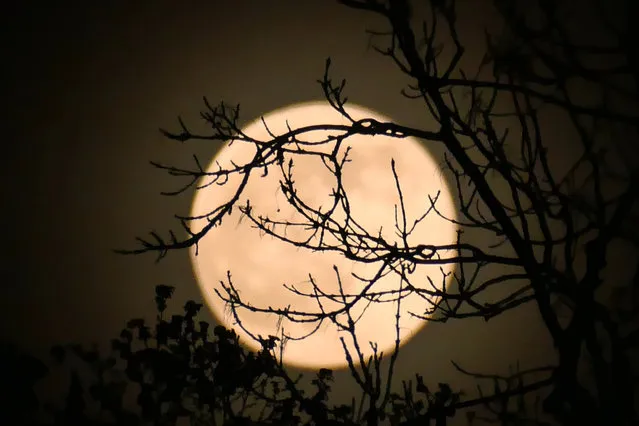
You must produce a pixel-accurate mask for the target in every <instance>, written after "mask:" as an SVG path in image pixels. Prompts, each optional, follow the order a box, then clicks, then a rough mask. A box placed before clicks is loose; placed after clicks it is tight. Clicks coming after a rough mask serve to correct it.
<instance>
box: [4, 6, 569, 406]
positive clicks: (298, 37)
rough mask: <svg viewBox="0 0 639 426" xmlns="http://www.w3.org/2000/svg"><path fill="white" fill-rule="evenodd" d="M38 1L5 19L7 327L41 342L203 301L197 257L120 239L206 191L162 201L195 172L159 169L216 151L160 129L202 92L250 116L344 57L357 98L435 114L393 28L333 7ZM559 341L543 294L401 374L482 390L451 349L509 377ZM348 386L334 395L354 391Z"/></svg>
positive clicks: (414, 347)
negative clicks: (546, 322)
mask: <svg viewBox="0 0 639 426" xmlns="http://www.w3.org/2000/svg"><path fill="white" fill-rule="evenodd" d="M116 3H117V5H116ZM125 3H126V5H125ZM196 3H197V5H196ZM301 3H304V6H300V4H301ZM29 4H30V6H15V5H14V6H12V7H13V8H14V10H11V11H9V12H7V13H4V12H3V18H2V19H3V21H4V22H3V24H2V25H3V31H6V32H7V33H6V34H4V35H3V37H2V39H3V43H4V45H3V52H4V55H3V56H4V61H3V62H4V65H3V68H4V69H3V72H4V73H7V72H8V75H7V76H5V77H4V78H3V83H4V84H3V93H2V96H3V103H4V105H3V109H5V108H6V109H8V111H7V112H5V113H4V114H3V115H4V117H3V119H4V120H6V121H5V124H4V125H3V128H4V129H3V135H2V147H3V155H2V157H1V158H2V159H3V162H4V165H3V167H2V169H3V173H5V174H6V175H5V176H4V178H3V180H4V184H3V188H4V189H3V200H4V208H3V217H4V216H5V215H7V214H8V216H7V217H6V218H5V219H4V233H5V234H4V235H5V236H4V237H3V244H2V245H3V248H2V252H3V255H2V258H3V262H2V297H1V298H0V303H1V306H0V312H1V313H2V321H1V327H2V338H4V339H9V340H12V341H14V342H15V343H17V344H19V345H20V346H21V347H24V348H25V349H28V350H30V351H33V352H34V353H38V354H45V353H46V352H47V350H48V348H49V346H50V345H52V344H54V343H61V342H77V343H84V344H89V343H91V342H97V343H100V344H105V343H106V342H107V341H108V339H110V338H112V337H115V336H116V335H118V334H119V331H120V330H121V328H122V327H123V326H124V325H125V322H126V320H128V319H130V318H134V317H140V316H146V317H147V318H150V319H151V318H152V315H153V314H154V312H155V311H154V302H153V289H154V287H155V285H157V284H167V285H174V286H175V287H176V288H177V290H176V296H175V298H174V303H172V305H171V306H173V308H174V309H175V311H179V310H180V308H181V305H182V304H183V303H184V301H185V300H187V299H196V300H199V299H200V295H199V290H198V287H197V284H196V281H195V277H194V275H193V272H192V269H191V265H190V260H189V257H188V252H187V251H183V252H173V253H170V254H169V255H168V257H167V258H166V259H164V260H163V261H161V262H160V263H157V264H156V263H155V258H154V256H153V255H148V256H122V255H117V254H114V253H113V252H112V250H113V249H115V248H131V247H133V245H134V244H135V241H134V237H135V236H138V235H143V234H145V233H147V232H148V231H150V230H152V229H156V230H158V231H167V230H168V229H169V228H175V227H176V225H177V223H175V222H174V221H173V214H175V213H182V214H184V213H187V212H188V209H189V206H190V202H191V197H192V195H193V194H192V192H189V193H187V194H185V195H183V196H180V197H163V196H161V195H160V191H162V190H170V189H175V188H177V187H178V185H179V184H180V182H179V181H176V180H175V178H171V177H169V176H167V175H165V174H164V173H162V172H161V171H158V170H156V169H154V168H153V167H152V166H150V165H149V163H148V162H149V160H155V161H159V162H165V163H173V164H176V165H188V164H189V161H190V158H191V156H192V154H193V153H198V154H200V155H203V156H208V157H209V158H210V156H212V155H214V153H215V152H216V149H217V146H216V145H214V144H206V143H201V142H200V143H188V144H186V145H180V144H178V143H176V142H173V141H168V140H166V139H164V138H163V137H162V135H161V134H160V133H159V132H158V128H159V127H162V128H167V129H169V130H171V129H176V128H177V127H176V126H177V121H176V117H177V116H178V115H181V116H182V117H184V119H185V121H186V122H187V124H191V125H193V126H194V128H198V126H199V125H200V122H199V115H198V113H199V111H200V110H201V108H202V106H203V104H202V96H207V97H208V98H209V99H210V100H211V102H212V103H216V102H218V101H220V100H224V101H226V102H229V103H237V102H240V103H241V104H242V117H243V120H244V122H250V121H252V120H254V119H255V118H257V117H259V115H260V114H265V113H267V112H269V111H271V110H274V109H276V108H279V107H283V106H286V105H290V104H293V103H296V102H303V101H311V100H319V99H321V96H322V94H321V91H320V87H319V85H318V84H317V83H316V80H317V79H318V78H320V77H321V75H322V73H323V67H324V61H325V59H326V57H328V56H331V57H332V61H333V64H334V67H333V75H334V78H335V79H341V78H346V79H347V81H348V83H347V91H348V96H349V99H352V100H353V101H354V102H356V103H358V104H360V105H362V106H364V107H367V108H371V109H374V110H377V111H378V112H380V113H381V114H384V115H387V116H390V117H392V118H393V119H395V120H397V121H398V122H401V123H403V124H408V125H420V124H423V122H424V120H425V119H427V118H425V117H428V115H427V111H426V110H425V108H424V106H423V105H422V104H417V103H415V101H410V100H407V99H405V98H403V97H402V96H401V95H399V90H400V89H401V88H402V87H403V85H404V84H405V83H406V80H405V79H404V78H403V76H402V75H401V74H400V73H399V72H397V70H396V68H395V66H394V65H393V64H392V63H391V61H389V60H388V59H385V58H383V57H381V56H380V55H378V54H376V53H375V52H373V51H372V50H369V49H368V50H367V41H368V40H367V36H366V34H365V29H366V28H377V29H382V28H383V26H382V25H380V23H379V21H377V20H376V18H374V17H372V16H370V15H367V14H362V13H361V12H358V11H353V10H349V9H347V8H344V7H341V6H337V5H335V4H334V3H333V2H331V1H326V0H312V1H308V0H307V1H304V2H299V1H293V0H290V1H225V2H222V1H210V2H190V3H189V4H188V5H187V4H186V3H184V4H182V3H181V2H169V1H154V2H151V1H140V2H113V3H111V2H82V3H80V2H77V4H74V5H73V7H71V6H67V7H60V6H54V4H52V3H46V5H45V6H41V7H38V8H36V6H35V3H29ZM292 6H294V7H292ZM18 7H21V8H22V9H20V10H17V9H15V8H18ZM27 8H28V9H27ZM482 13H483V12H482ZM487 13H488V12H486V14H487ZM480 15H481V13H478V11H477V10H473V11H471V13H467V14H466V15H464V14H462V16H461V18H460V20H461V23H462V24H461V25H465V26H464V27H463V30H464V34H466V36H469V35H472V34H473V31H475V30H477V29H479V28H481V25H480V24H481V23H482V21H481V19H479V18H480V17H481V16H480ZM486 19H488V15H486ZM470 39H471V40H472V37H470ZM469 56H470V57H471V58H472V57H473V54H472V45H471V50H470V53H469ZM475 59H476V57H475ZM557 137H558V138H560V137H561V132H560V131H558V135H557ZM439 154H441V152H440V153H439ZM433 155H438V152H437V151H436V150H434V151H433ZM7 158H8V159H7ZM203 158H204V157H203ZM7 235H8V238H7ZM202 315H203V317H204V318H206V319H209V320H211V321H213V320H212V318H211V316H210V314H209V313H208V312H203V314H202ZM551 349H552V348H551V347H550V345H549V341H548V338H547V335H546V333H545V331H544V330H543V327H542V326H541V325H540V324H539V321H538V318H537V313H536V311H535V307H534V306H533V305H530V306H528V307H524V308H521V309H518V310H516V311H514V312H511V313H507V314H504V315H503V316H501V317H499V318H496V319H494V320H492V321H490V322H488V323H486V322H484V321H483V320H481V319H469V320H463V321H449V322H448V323H446V324H430V325H428V326H427V327H425V328H424V329H423V331H422V332H421V333H419V334H418V335H417V336H416V337H415V338H414V339H413V340H411V341H410V342H409V343H408V344H407V345H405V346H404V348H403V352H402V354H401V358H400V359H401V363H400V364H399V367H398V370H397V371H398V372H397V374H398V375H397V376H396V377H398V378H409V377H412V376H413V374H414V373H415V372H420V373H421V374H424V375H425V377H426V379H427V381H428V382H431V383H437V382H438V381H448V382H450V383H451V384H452V385H453V386H454V387H456V386H464V387H466V388H467V389H468V390H470V391H471V392H472V390H473V385H472V382H470V381H468V379H465V378H464V377H463V376H461V375H459V374H458V373H455V372H454V369H453V367H452V365H451V364H450V359H454V360H456V361H459V362H460V363H461V364H462V365H463V366H465V367H466V368H468V369H470V370H481V371H494V372H504V371H505V370H506V369H507V368H508V364H509V363H510V364H514V363H515V362H516V361H517V360H519V361H520V362H521V364H522V366H526V365H528V366H530V365H532V364H533V363H537V362H541V361H543V360H544V359H546V358H547V356H548V354H549V353H551V352H552V350H551ZM340 374H341V375H342V376H340V377H342V379H344V377H346V376H347V373H340ZM344 380H346V379H344ZM349 383H350V382H349ZM349 386H352V385H349ZM349 386H344V387H342V389H341V390H339V391H337V392H338V393H339V392H342V393H341V394H340V395H341V396H342V397H348V398H349V399H350V396H351V395H352V392H353V389H354V388H350V387H349Z"/></svg>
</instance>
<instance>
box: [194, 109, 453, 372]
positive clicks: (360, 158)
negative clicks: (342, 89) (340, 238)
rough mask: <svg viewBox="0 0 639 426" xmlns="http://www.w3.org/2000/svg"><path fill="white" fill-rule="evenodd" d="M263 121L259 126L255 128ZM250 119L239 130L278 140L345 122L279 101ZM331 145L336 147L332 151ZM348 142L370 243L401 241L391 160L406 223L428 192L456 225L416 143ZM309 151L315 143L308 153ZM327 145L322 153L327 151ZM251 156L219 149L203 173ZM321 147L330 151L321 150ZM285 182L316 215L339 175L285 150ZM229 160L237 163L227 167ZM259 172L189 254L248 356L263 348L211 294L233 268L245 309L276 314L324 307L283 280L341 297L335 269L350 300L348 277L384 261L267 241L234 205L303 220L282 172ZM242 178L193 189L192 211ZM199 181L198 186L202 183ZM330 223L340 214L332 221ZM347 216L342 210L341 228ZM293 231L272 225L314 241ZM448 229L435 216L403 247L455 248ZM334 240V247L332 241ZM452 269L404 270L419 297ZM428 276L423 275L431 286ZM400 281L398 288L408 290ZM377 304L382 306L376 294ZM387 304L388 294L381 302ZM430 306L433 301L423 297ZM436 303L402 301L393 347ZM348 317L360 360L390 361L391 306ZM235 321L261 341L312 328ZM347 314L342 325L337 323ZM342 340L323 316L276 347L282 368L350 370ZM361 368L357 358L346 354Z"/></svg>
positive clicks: (230, 147)
mask: <svg viewBox="0 0 639 426" xmlns="http://www.w3.org/2000/svg"><path fill="white" fill-rule="evenodd" d="M346 111H347V112H348V113H349V114H350V115H351V117H353V118H354V119H356V120H359V119H365V118H367V119H368V118H370V119H375V120H377V121H379V122H390V121H391V120H390V119H389V118H387V117H384V116H382V115H380V114H378V113H376V112H374V111H371V110H368V109H366V108H363V107H360V106H356V105H351V104H350V103H349V104H347V106H346ZM262 118H263V121H262ZM262 118H260V119H257V120H255V121H253V122H252V123H250V124H248V125H247V126H246V127H244V128H243V129H242V130H243V132H244V133H245V134H246V135H248V136H251V137H252V138H255V139H258V140H261V141H268V140H271V139H272V136H269V133H268V131H267V129H266V128H265V126H264V123H266V125H267V126H268V129H269V130H270V132H271V134H275V135H282V134H285V133H287V132H288V131H289V128H290V129H297V128H300V127H303V126H310V125H318V124H342V125H348V124H350V122H349V121H348V120H347V119H346V118H345V117H343V116H342V115H341V114H340V113H338V112H337V111H335V110H334V109H333V108H332V107H331V106H330V105H328V104H327V103H326V102H310V103H303V104H296V105H292V106H287V107H284V108H281V109H278V110H275V111H272V112H270V113H269V114H266V115H264V116H263V117H262ZM328 135H329V132H328V131H325V130H321V131H313V132H309V133H305V134H302V135H299V136H298V139H299V140H302V141H309V142H313V141H319V140H323V139H324V138H326V137H327V136H328ZM333 146H334V145H333ZM347 146H350V147H351V149H350V152H349V158H350V160H351V161H350V162H347V163H345V165H344V168H343V173H342V183H343V186H344V189H345V192H346V194H347V196H348V201H349V203H350V216H351V217H352V218H353V219H354V220H355V221H357V223H358V224H359V225H360V226H361V227H362V228H363V229H365V230H366V231H367V232H368V234H370V235H372V236H379V235H381V236H382V237H383V238H385V239H386V241H389V242H391V243H392V242H397V243H398V245H401V244H402V240H401V237H400V236H399V234H398V230H397V228H396V223H397V222H396V219H399V220H400V221H401V208H400V201H399V200H400V198H399V192H398V189H397V185H396V182H395V179H394V177H393V171H392V168H391V160H394V161H395V168H396V171H397V175H398V178H399V179H398V180H399V184H400V188H401V193H402V196H403V200H404V205H405V211H406V218H407V220H406V222H407V225H408V227H409V228H410V227H411V226H412V225H413V223H414V222H415V220H417V219H419V218H420V217H422V216H423V215H424V213H425V212H426V211H427V210H428V209H429V207H431V202H430V201H429V197H431V198H432V197H435V196H436V194H437V193H438V192H439V193H440V194H439V198H438V199H437V202H436V208H437V211H438V212H440V213H442V215H444V216H445V217H448V218H455V217H456V214H455V206H454V203H453V199H452V197H451V194H450V191H449V188H448V187H447V185H446V182H445V179H444V177H443V174H442V172H441V170H440V168H439V167H438V165H437V161H436V160H435V159H434V158H432V157H431V155H430V154H429V153H428V151H427V150H426V149H425V147H424V146H423V145H421V144H420V142H419V141H418V140H417V139H413V138H393V137H390V136H384V135H376V136H370V135H354V136H350V137H349V138H347V139H346V140H345V141H344V142H343V144H342V147H341V148H340V149H341V150H342V151H344V150H345V149H346V147H347ZM316 149H317V148H316ZM327 149H328V148H325V150H327ZM255 152H256V148H255V145H254V144H252V143H247V142H244V141H234V142H232V143H230V144H227V145H226V146H224V148H222V149H221V150H220V151H219V153H218V154H217V155H216V156H215V158H213V159H212V161H211V163H210V164H209V166H208V171H210V172H213V171H216V170H219V167H221V168H222V169H229V168H232V167H233V164H236V165H241V164H246V163H247V162H248V161H250V159H251V158H253V156H254V154H255ZM327 152H328V151H327ZM290 158H292V159H293V164H294V168H293V180H294V182H295V187H296V189H297V194H298V196H299V197H300V198H301V199H302V200H304V202H305V203H306V204H307V205H310V206H313V207H314V208H317V207H319V206H322V207H323V209H322V211H326V210H328V208H329V207H330V205H331V204H332V202H333V201H334V197H332V195H331V194H332V192H333V191H334V189H335V187H336V184H337V182H336V179H335V176H334V175H333V174H332V173H331V172H330V171H329V170H328V169H327V168H326V166H325V165H324V163H323V162H322V160H321V159H320V158H319V157H318V156H308V155H292V156H290V157H287V158H285V161H286V163H288V160H289V159H290ZM232 163H233V164H232ZM263 174H264V173H263V172H262V170H259V171H258V170H256V171H255V172H254V173H253V174H252V175H251V177H250V181H249V183H248V185H247V186H246V187H245V189H244V191H243V192H242V195H241V197H240V199H239V200H238V203H237V206H236V207H235V208H234V209H233V212H232V214H231V215H230V216H226V217H225V218H224V219H223V221H222V223H221V225H219V226H216V227H214V228H212V229H211V230H210V231H209V233H208V234H207V235H206V236H205V237H204V238H202V239H201V240H200V242H199V247H198V253H197V255H196V253H195V248H193V249H192V250H191V252H190V253H191V260H192V264H193V268H194V272H195V276H196V278H197V281H198V284H199V286H200V289H201V292H202V294H203V296H204V299H205V301H206V303H207V305H208V307H209V309H210V310H211V311H212V313H213V315H214V316H215V318H216V319H217V320H218V321H219V322H220V323H221V324H223V325H225V326H227V327H229V328H233V329H234V330H235V331H236V332H237V333H238V335H239V337H240V341H241V342H242V343H243V344H244V345H245V346H248V347H249V348H250V349H253V350H258V349H261V346H260V344H259V342H257V341H255V340H254V339H253V338H251V337H250V336H249V335H248V334H247V333H245V332H244V331H243V330H242V329H241V328H240V327H239V326H238V325H237V324H236V323H235V319H234V317H233V315H232V314H230V313H229V310H228V308H226V307H225V302H224V301H223V300H221V299H220V298H219V296H218V295H217V294H216V292H215V289H218V290H219V291H220V292H221V293H222V294H224V292H223V290H222V287H221V284H220V281H225V280H226V275H227V271H230V273H231V277H232V282H233V284H234V286H235V287H236V288H237V289H238V292H239V295H240V297H241V299H242V300H243V301H244V302H247V303H249V304H250V305H252V306H256V307H260V308H268V307H272V308H281V309H285V308H286V307H287V306H288V307H290V309H295V310H298V311H308V312H320V307H319V306H318V303H317V301H316V300H315V299H313V298H310V297H307V296H303V295H298V294H294V293H293V292H291V291H290V290H289V289H287V288H285V286H284V285H287V286H289V287H295V288H296V289H298V290H300V291H303V292H309V291H311V289H312V285H311V280H310V278H309V277H313V282H314V283H315V284H316V285H317V286H318V287H319V288H320V289H321V290H322V291H324V292H326V293H330V294H339V286H338V279H337V276H338V275H337V274H336V271H335V268H334V267H336V268H337V271H338V273H339V278H340V280H341V283H342V288H343V289H344V291H345V293H347V294H348V293H351V294H353V293H357V292H358V291H359V290H360V289H362V288H363V286H364V285H365V283H363V282H362V281H361V280H360V279H358V278H356V277H355V276H354V274H355V275H357V276H359V277H366V278H372V277H373V276H374V275H375V274H376V273H377V272H378V270H379V268H380V266H381V265H382V262H381V261H378V262H373V263H362V262H353V261H352V260H348V259H346V257H344V256H343V255H342V254H340V253H338V252H335V251H311V250H309V249H306V248H303V247H295V246H294V245H292V244H289V243H286V242H282V241H280V240H278V239H276V238H274V237H272V236H269V235H265V234H264V233H263V232H261V231H260V230H259V229H257V228H256V227H255V225H254V224H253V223H252V222H251V221H250V220H248V219H247V218H246V217H244V218H242V217H241V216H242V214H241V212H240V211H239V209H238V208H237V207H239V206H243V205H246V200H247V199H248V200H250V204H251V206H253V211H254V214H255V215H256V216H257V215H262V216H268V217H269V218H270V219H272V220H281V221H289V222H300V221H302V220H303V217H302V215H301V214H300V213H299V212H298V211H296V210H295V209H294V208H293V207H292V206H291V205H290V204H289V203H288V201H287V199H286V196H285V194H284V193H283V192H282V190H281V188H280V181H281V180H282V178H283V177H282V174H281V171H280V169H279V167H278V166H276V165H273V166H271V167H270V168H269V170H268V174H266V176H263ZM242 177H243V176H242V175H239V176H237V175H234V176H229V179H228V181H227V182H226V183H225V184H224V185H216V184H212V185H210V186H207V187H206V188H202V189H200V190H198V191H196V194H195V196H194V200H193V204H192V210H191V215H192V216H202V215H206V214H207V213H209V212H210V211H212V210H213V209H215V208H216V207H218V206H219V205H221V204H223V203H225V202H227V201H228V200H229V199H231V197H232V196H233V195H234V194H235V191H236V189H237V187H238V185H239V182H240V180H241V178H242ZM205 183H206V179H204V180H203V181H202V184H205ZM335 217H336V218H339V215H337V214H336V216H335ZM344 217H345V215H344V214H342V216H341V220H342V223H343V219H344ZM205 223H206V218H204V219H201V220H199V221H195V222H192V223H191V227H192V229H193V230H195V231H197V230H199V229H202V227H203V226H204V224H205ZM298 228H299V227H288V228H287V229H286V230H285V229H284V228H277V229H276V230H277V232H278V233H281V234H284V232H286V236H287V237H289V238H292V239H296V240H300V241H301V240H303V239H304V237H305V236H308V235H310V234H309V232H310V231H309V230H308V229H298ZM456 231H457V228H456V226H455V225H454V224H453V223H451V222H450V221H447V220H445V219H443V218H442V217H440V216H439V215H437V214H436V213H435V212H434V211H431V212H430V213H429V214H428V215H426V217H425V218H424V219H423V220H421V221H420V222H419V223H418V224H417V225H416V226H415V229H414V231H413V232H412V233H411V234H410V236H409V237H408V242H409V244H410V245H411V246H416V245H418V244H433V245H435V244H453V243H454V242H455V241H456ZM335 242H336V240H334V241H332V242H331V243H333V244H334V243H335ZM452 270H453V265H419V266H417V267H416V269H415V270H414V272H413V273H412V274H411V275H409V277H410V279H411V284H412V285H414V286H415V287H421V288H424V289H427V290H435V289H441V288H442V287H443V284H444V282H445V280H446V278H445V277H446V275H445V274H449V273H450V272H452ZM429 278H430V279H429ZM400 281H401V280H400V276H399V275H398V274H396V273H392V272H391V273H389V274H387V275H385V276H384V277H382V278H381V279H379V280H378V281H377V282H376V283H375V284H374V286H373V287H372V289H371V291H373V292H382V291H389V290H396V289H399V288H400V287H399V286H400V285H401V282H400ZM404 286H405V284H404ZM433 286H434V287H435V288H433ZM382 300H385V299H383V298H382ZM386 300H388V298H387V299H386ZM430 302H436V301H435V300H431V301H430ZM335 303H336V302H333V305H331V303H330V301H324V302H323V305H324V308H326V309H330V307H331V306H333V307H335V306H337V305H336V304H335ZM429 308H432V305H431V304H430V303H429V300H428V299H424V297H421V296H419V295H416V294H411V295H409V296H406V297H404V298H403V299H402V300H401V304H400V323H399V330H400V341H401V343H402V344H404V343H406V342H407V341H408V340H410V338H411V337H412V336H413V335H414V334H415V333H416V332H417V331H419V330H420V329H421V328H422V327H423V326H424V324H425V322H426V321H424V320H423V319H419V318H415V317H413V316H411V315H410V314H409V312H412V313H415V314H417V315H424V313H425V311H426V310H427V309H429ZM352 312H353V315H354V316H355V317H357V316H358V315H360V314H362V312H363V314H362V315H361V316H360V317H359V319H358V321H357V323H356V337H357V342H358V346H359V349H360V351H361V352H362V353H363V355H364V359H368V357H369V356H370V355H372V353H373V349H372V346H371V344H370V342H374V343H375V344H376V345H377V349H378V352H381V351H383V352H384V353H386V354H389V353H390V352H391V351H392V349H393V347H394V345H395V340H396V314H397V303H396V302H386V303H384V302H372V303H369V304H368V306H366V300H362V301H360V302H359V303H358V304H357V305H355V307H354V308H353V311H352ZM238 316H239V318H240V320H241V323H242V325H243V326H244V327H245V328H246V329H247V330H249V331H250V332H251V334H253V335H256V336H257V335H261V336H262V337H264V338H266V337H267V336H269V335H274V336H280V331H281V330H282V329H283V330H284V333H286V334H287V335H291V336H292V337H299V336H303V335H306V334H308V333H309V332H310V331H312V330H313V329H314V328H315V326H316V325H317V324H310V323H298V322H292V321H289V320H287V319H282V318H280V317H278V316H277V315H274V314H268V313H257V312H251V311H249V310H246V309H240V310H238ZM345 321H346V320H345V317H342V318H341V322H342V323H345ZM340 337H344V339H345V343H346V344H347V348H348V349H349V351H351V352H352V353H355V352H354V345H353V339H352V337H351V336H350V335H349V334H348V333H346V332H344V331H343V330H339V329H338V327H337V326H336V325H335V324H333V323H330V322H329V321H325V322H324V323H323V324H322V325H321V327H320V328H319V329H318V330H317V331H316V332H315V333H314V334H312V335H311V336H309V337H307V338H305V339H302V340H294V339H293V340H288V341H286V344H285V346H284V348H283V353H282V357H283V361H284V363H285V364H287V365H290V366H295V367H300V368H312V369H316V368H322V367H324V368H342V367H345V366H346V365H347V361H346V357H345V354H344V349H343V346H342V343H341V342H340ZM354 361H355V363H356V364H357V363H358V359H357V357H354Z"/></svg>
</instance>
